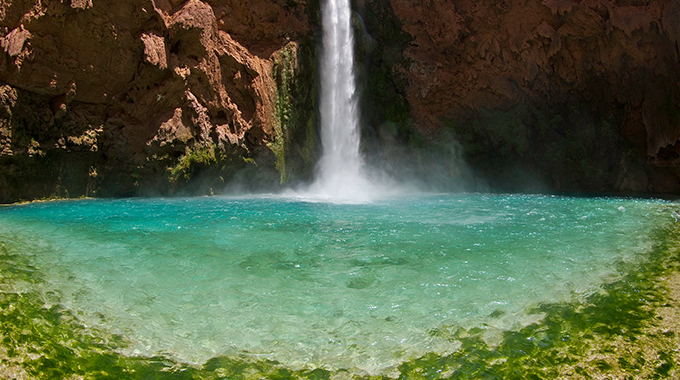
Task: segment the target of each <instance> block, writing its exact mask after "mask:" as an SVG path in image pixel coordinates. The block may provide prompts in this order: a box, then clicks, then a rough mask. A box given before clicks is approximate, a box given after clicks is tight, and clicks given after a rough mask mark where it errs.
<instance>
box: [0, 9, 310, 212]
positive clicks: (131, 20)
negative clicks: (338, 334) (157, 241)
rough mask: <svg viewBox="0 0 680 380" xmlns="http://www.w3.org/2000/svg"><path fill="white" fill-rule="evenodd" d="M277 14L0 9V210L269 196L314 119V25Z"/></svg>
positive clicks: (291, 12)
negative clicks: (242, 192) (251, 192)
mask: <svg viewBox="0 0 680 380" xmlns="http://www.w3.org/2000/svg"><path fill="white" fill-rule="evenodd" d="M280 3H281V2H277V1H275V0H259V1H250V2H243V1H200V0H189V1H181V0H115V1H114V0H62V1H49V2H45V1H39V0H13V1H1V2H0V35H1V36H2V38H0V47H1V48H2V50H4V51H3V52H0V81H2V82H3V83H2V86H1V87H0V105H1V107H0V165H1V166H0V202H11V201H15V200H18V199H33V198H40V197H46V196H52V195H56V196H81V195H99V196H107V195H115V196H119V195H135V194H144V193H159V194H165V193H168V192H182V191H185V190H188V189H193V191H196V192H200V193H204V192H209V191H210V188H212V187H220V186H224V184H223V182H225V181H228V180H229V179H230V178H232V177H234V176H240V177H243V178H244V179H250V180H252V181H260V182H264V183H265V184H270V183H273V184H277V183H278V181H279V174H278V173H277V170H276V168H275V167H278V168H279V169H280V171H281V173H283V174H284V175H286V174H289V173H287V172H286V171H285V166H284V164H285V159H286V156H287V155H290V154H289V153H288V152H287V151H286V149H287V148H290V147H293V146H294V144H293V143H291V141H292V140H293V138H294V136H295V133H298V132H296V131H295V130H293V129H291V128H290V125H289V124H290V123H289V119H290V115H289V114H290V108H292V107H293V105H295V106H298V108H300V109H313V107H314V105H313V101H314V100H313V95H309V94H308V93H310V91H309V90H308V88H309V87H313V79H312V80H310V78H313V75H311V76H310V75H309V74H307V73H306V72H307V71H310V70H311V71H313V66H312V67H305V66H304V65H310V64H313V59H312V58H313V56H314V52H313V49H311V48H310V47H309V46H312V45H311V44H310V41H312V39H311V37H310V36H312V35H313V33H312V32H313V31H314V26H313V22H311V21H310V18H309V15H310V14H312V16H313V13H310V12H309V9H308V7H307V4H306V2H305V1H304V0H303V1H288V2H286V3H285V4H283V5H282V4H280ZM305 80H306V81H307V82H304V81H305ZM311 93H312V94H313V91H311ZM284 97H285V99H284ZM305 102H306V103H308V104H304V103H305ZM285 107H288V108H289V109H284V108H285ZM283 111H286V112H287V113H286V112H283ZM284 114H285V116H286V117H285V118H284V117H282V116H283V115H284ZM297 117H298V119H299V118H303V117H307V118H310V119H311V118H313V113H312V112H307V113H303V114H302V115H297ZM296 121H299V120H296ZM298 124H299V125H303V126H305V127H306V126H308V125H310V124H311V121H309V122H306V123H298ZM303 135H306V134H304V133H303ZM297 141H300V139H297ZM303 143H304V141H303ZM299 150H300V149H297V151H299ZM308 160H311V158H308ZM255 167H257V168H258V170H251V169H253V168H255ZM303 169H304V168H303ZM256 175H257V176H260V177H259V178H252V177H254V176H256ZM201 177H202V178H201ZM188 185H191V186H188Z"/></svg>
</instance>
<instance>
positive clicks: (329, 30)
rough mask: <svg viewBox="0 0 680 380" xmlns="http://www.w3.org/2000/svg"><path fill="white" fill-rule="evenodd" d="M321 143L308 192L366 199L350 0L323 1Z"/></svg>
mask: <svg viewBox="0 0 680 380" xmlns="http://www.w3.org/2000/svg"><path fill="white" fill-rule="evenodd" d="M322 12H323V29H324V39H323V43H324V51H323V53H322V62H321V108H320V111H321V139H322V140H321V142H322V146H323V156H322V158H321V161H320V162H319V166H318V173H317V180H316V182H315V183H314V185H313V186H312V192H313V193H315V194H317V195H319V196H322V197H324V198H331V199H336V200H365V199H366V198H368V197H370V193H371V188H373V186H372V185H371V183H370V181H368V179H367V178H366V175H365V173H364V168H363V166H364V164H363V160H362V157H361V155H360V154H359V142H360V137H359V131H358V124H359V123H358V107H357V98H356V85H355V79H354V57H353V54H354V36H353V33H352V25H351V9H350V4H349V0H328V1H326V3H325V5H324V6H323V9H322Z"/></svg>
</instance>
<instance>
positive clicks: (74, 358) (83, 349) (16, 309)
mask: <svg viewBox="0 0 680 380" xmlns="http://www.w3.org/2000/svg"><path fill="white" fill-rule="evenodd" d="M670 209H671V208H669V210H670ZM679 231H680V227H679V226H678V223H677V221H673V220H672V219H670V218H669V220H668V222H667V223H664V224H663V226H659V227H658V229H657V230H655V239H654V242H655V246H654V248H652V249H650V251H649V252H648V253H647V254H646V255H648V257H649V260H648V263H647V264H646V265H643V266H641V268H631V267H630V266H628V267H626V268H622V270H623V269H625V272H622V273H625V274H624V276H623V278H622V279H618V280H615V281H614V282H612V283H607V284H603V285H602V289H601V291H599V292H597V293H596V294H592V295H583V296H582V297H575V299H574V300H572V301H569V302H563V303H552V304H542V305H537V306H536V307H535V308H534V309H533V310H530V312H534V313H536V314H538V313H545V314H546V315H547V316H546V318H545V319H544V320H541V321H540V322H538V323H535V324H532V325H530V326H526V327H524V328H522V329H521V330H519V331H506V332H505V333H504V334H503V339H502V341H501V342H500V344H499V345H498V346H494V347H489V346H488V345H487V343H486V342H485V341H484V339H483V338H484V337H483V334H482V333H480V332H478V331H464V330H462V329H456V328H455V326H451V328H450V329H448V330H450V331H451V334H450V335H449V336H448V338H449V339H450V341H451V344H452V345H453V344H456V345H460V347H461V348H460V349H459V350H458V351H455V352H452V353H451V354H447V355H439V354H434V353H428V354H425V355H423V356H422V357H418V358H414V359H411V360H407V361H405V362H402V363H401V364H400V365H399V366H398V367H395V368H394V370H393V371H391V372H389V374H385V377H381V376H369V375H366V374H362V373H360V372H351V370H342V369H341V370H328V369H325V368H306V369H292V368H290V367H287V366H286V365H283V364H280V363H274V362H271V361H268V360H266V359H260V360H257V359H253V358H246V357H245V356H244V355H241V354H235V355H232V356H228V357H227V356H224V357H214V358H212V359H209V360H208V361H207V362H206V363H203V364H202V365H201V364H199V365H196V364H188V363H181V362H176V361H173V360H172V359H170V358H168V357H164V356H160V355H159V356H154V357H130V356H124V355H122V354H120V351H121V348H122V347H125V345H126V342H125V339H124V338H122V337H116V336H111V335H110V334H107V333H106V332H105V331H101V330H99V329H96V328H95V329H91V328H88V327H87V326H84V324H83V323H82V322H81V321H79V320H78V318H77V317H76V316H75V312H74V311H70V310H67V309H64V308H62V307H61V306H60V305H59V300H58V298H57V299H56V300H52V301H50V307H49V308H48V307H46V306H45V305H46V303H45V302H46V301H45V299H46V298H45V297H46V294H43V293H39V292H36V291H34V292H23V293H22V292H20V291H14V292H12V291H11V289H10V288H8V287H7V286H5V285H7V284H8V283H11V282H12V281H15V282H21V281H29V282H35V281H38V282H39V281H40V278H39V276H40V274H39V269H36V268H32V267H31V265H30V262H29V261H28V260H25V261H21V258H20V257H19V258H16V257H10V256H12V255H11V252H10V251H8V250H7V249H6V247H5V244H4V243H3V242H2V241H0V273H2V274H3V276H1V277H0V321H2V322H3V323H2V324H0V325H2V327H1V329H2V330H0V336H5V337H8V338H6V339H9V341H10V342H11V341H12V340H13V341H14V342H16V344H11V345H10V344H7V343H8V340H6V339H5V340H3V341H2V344H0V375H5V376H6V377H7V378H15V379H24V378H26V379H28V378H45V379H47V378H68V377H69V376H70V377H71V378H92V377H96V376H95V375H93V374H95V373H99V372H101V371H104V372H106V373H109V374H114V373H116V371H120V372H118V373H119V375H116V376H118V377H116V376H114V375H111V376H112V377H109V378H143V377H134V376H132V375H130V374H131V373H137V374H141V373H155V374H158V376H161V375H162V374H163V373H167V374H168V376H167V378H168V379H175V378H187V379H189V378H192V379H194V378H197V379H223V378H230V379H231V378H243V379H246V378H251V377H253V378H257V377H265V378H269V377H277V376H278V377H283V378H319V377H320V378H331V379H334V378H342V376H345V377H346V378H354V379H359V378H361V379H376V380H377V379H383V380H384V379H386V378H388V377H398V378H399V377H400V378H404V379H406V378H408V379H426V378H427V379H435V378H446V375H450V376H453V377H455V378H466V376H467V378H475V377H484V376H492V377H493V376H496V377H497V378H503V377H509V376H510V377H511V376H512V375H513V374H517V373H523V374H524V375H525V377H530V376H533V377H537V378H545V379H549V378H550V379H553V378H569V379H572V378H605V377H607V378H612V377H613V378H624V377H625V376H635V377H636V378H654V377H661V378H674V377H676V376H677V375H679V372H678V369H677V366H678V364H680V255H679V253H680V237H679V236H678V232H679ZM14 256H17V255H14ZM19 256H20V255H19ZM36 275H37V276H38V277H37V278H36ZM8 290H9V292H8ZM443 330H444V329H443ZM102 342H104V343H102ZM57 354H59V355H57ZM55 355H57V356H55ZM61 355H66V356H61ZM638 358H642V360H644V361H640V360H639V359H638ZM55 360H58V361H60V363H57V364H54V363H53V362H54V361H55ZM61 362H63V363H61ZM159 363H161V364H159ZM50 366H56V367H54V368H52V367H50ZM81 368H82V370H81ZM431 368H436V369H437V370H436V371H434V372H428V371H430V370H429V369H431ZM55 371H56V372H55ZM79 371H81V372H79ZM129 371H132V372H129ZM149 371H151V372H149ZM437 371H439V372H437ZM179 373H185V374H187V377H178V376H179V375H178V374H179ZM125 374H127V375H130V376H127V375H125ZM189 375H191V376H189ZM284 375H285V376H284ZM162 376H165V375H162ZM160 378H166V377H160Z"/></svg>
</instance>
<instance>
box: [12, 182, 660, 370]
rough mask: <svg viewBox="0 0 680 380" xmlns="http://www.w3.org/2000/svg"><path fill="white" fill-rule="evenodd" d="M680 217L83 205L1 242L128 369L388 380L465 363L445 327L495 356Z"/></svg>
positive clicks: (517, 198) (409, 203)
mask: <svg viewBox="0 0 680 380" xmlns="http://www.w3.org/2000/svg"><path fill="white" fill-rule="evenodd" d="M670 220H672V216H671V213H670V211H669V207H668V204H667V203H665V202H662V201H655V200H639V199H620V198H595V199H584V198H569V197H555V196H530V195H480V194H461V195H429V196H418V197H411V198H408V199H403V198H402V199H392V200H384V201H376V202H371V203H366V204H332V203H319V202H306V201H303V200H299V199H294V198H285V197H276V196H262V197H247V198H226V197H225V198H222V197H210V198H189V199H126V200H80V201H60V202H49V203H34V204H29V205H20V206H10V207H4V208H2V209H0V241H3V242H5V244H6V245H7V246H8V247H10V249H11V250H12V251H13V252H18V253H20V254H21V255H22V256H24V257H25V258H27V259H29V260H30V261H31V263H32V264H33V265H34V266H35V267H36V268H38V270H39V271H40V274H41V276H44V277H43V279H44V280H43V281H42V282H38V283H35V284H29V283H23V282H22V283H17V284H14V285H13V286H14V287H15V289H14V290H15V291H21V289H22V288H30V287H38V288H42V289H43V290H44V291H45V292H47V291H48V290H53V291H56V292H57V293H58V294H59V299H58V302H60V303H61V304H63V305H64V306H66V307H67V308H69V309H71V310H72V311H73V312H74V314H75V315H77V316H78V318H80V319H81V320H82V321H84V322H85V323H86V324H87V325H90V326H94V327H96V328H100V329H105V330H107V331H110V332H112V333H116V334H122V335H124V336H126V337H128V338H129V339H130V341H131V342H132V344H131V345H130V347H129V348H128V349H126V350H125V352H124V353H125V354H127V355H148V356H150V355H158V354H162V355H166V356H168V357H171V358H173V359H175V360H178V361H183V362H192V363H197V364H201V363H204V362H205V361H206V360H208V359H210V358H211V357H215V356H220V355H253V356H256V357H262V358H267V359H272V360H276V361H279V362H281V363H283V364H285V365H286V366H290V367H291V368H302V367H307V366H309V367H321V368H327V369H337V368H354V369H357V370H359V371H362V372H366V373H370V374H377V373H381V372H385V371H389V369H390V368H394V367H395V366H397V365H398V364H399V363H401V362H403V361H405V360H409V359H412V358H415V357H418V356H421V355H423V354H425V353H427V352H435V353H438V354H447V353H450V352H454V351H456V350H457V349H458V348H459V345H458V344H457V343H456V342H452V341H451V339H444V338H442V337H441V336H440V335H439V334H434V333H433V331H437V329H439V328H442V327H446V328H449V329H451V328H457V327H462V328H465V329H472V328H481V329H484V330H485V333H484V334H485V335H484V336H485V339H486V340H487V342H488V343H489V344H491V345H493V343H494V341H495V340H497V339H499V337H500V334H501V333H502V332H503V331H506V330H516V329H519V328H521V327H523V326H525V325H527V324H529V323H532V322H535V321H537V320H540V318H541V315H536V314H527V313H526V311H527V310H528V308H531V307H535V306H536V305H539V304H542V303H551V302H561V301H569V300H570V299H573V298H574V297H582V296H585V295H588V294H591V293H593V292H597V291H598V289H599V288H600V286H601V285H602V284H604V283H608V282H612V281H614V280H616V279H617V278H618V277H619V276H621V273H620V271H618V270H617V267H618V266H619V264H620V263H633V264H640V265H642V264H644V263H645V259H646V255H647V253H648V252H649V251H650V249H651V246H652V245H653V244H654V241H652V239H651V237H650V236H652V231H653V230H654V229H655V228H658V227H659V226H660V225H662V224H664V223H668V222H669V221H670ZM51 299H53V298H50V297H45V302H46V303H47V304H49V302H57V301H50V300H51ZM46 306H49V305H46Z"/></svg>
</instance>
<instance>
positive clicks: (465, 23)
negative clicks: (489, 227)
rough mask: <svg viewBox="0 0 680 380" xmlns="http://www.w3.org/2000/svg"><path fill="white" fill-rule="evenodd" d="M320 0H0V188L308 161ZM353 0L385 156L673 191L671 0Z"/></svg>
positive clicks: (399, 169) (489, 184)
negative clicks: (464, 163) (318, 0)
mask: <svg viewBox="0 0 680 380" xmlns="http://www.w3.org/2000/svg"><path fill="white" fill-rule="evenodd" d="M319 6H320V5H319V3H318V2H317V1H316V0H252V1H243V0H202V1H201V0H120V1H114V0H54V1H44V0H13V1H10V0H0V49H1V50H2V51H0V202H13V201H17V200H22V199H24V200H29V199H36V198H43V197H51V196H59V197H78V196H84V195H86V196H127V195H166V194H210V193H212V192H220V191H222V190H224V189H225V187H228V186H230V184H239V185H240V186H244V190H248V189H250V188H262V187H268V188H275V187H277V186H279V185H280V184H281V183H289V182H290V181H305V180H309V179H310V178H311V177H312V176H313V170H314V165H315V162H316V157H317V155H318V154H317V153H318V149H319V147H318V139H317V133H318V132H317V129H318V122H317V117H316V98H317V95H316V93H315V91H316V85H315V83H316V81H317V78H316V75H317V73H316V66H317V63H316V62H317V55H318V51H319V49H318V48H319V46H318V43H319V42H318V41H319V38H320V26H319V22H318V20H319ZM353 7H354V8H355V10H356V12H355V16H356V17H354V24H355V25H354V26H355V31H356V42H357V44H356V49H355V50H356V51H355V53H356V54H357V61H358V62H359V67H358V73H359V75H358V82H359V87H360V89H361V99H362V100H361V102H362V110H363V111H362V122H363V125H364V128H363V132H362V133H363V137H364V143H363V151H364V153H365V154H366V156H367V158H368V160H369V161H371V162H376V163H378V164H380V165H381V166H383V167H385V168H386V170H387V171H388V172H390V173H391V174H392V175H394V176H396V177H400V176H401V177H403V178H408V177H418V179H419V180H422V181H423V182H427V181H430V182H431V181H433V178H435V177H436V178H438V179H441V180H442V181H441V185H442V186H441V188H445V189H447V188H448V187H447V186H446V183H449V182H451V183H455V182H456V180H457V179H458V180H459V182H460V181H462V182H466V183H470V182H474V183H476V184H479V183H482V184H485V186H481V187H476V188H484V189H495V190H507V191H550V192H555V191H556V192H582V193H618V194H622V193H631V194H661V193H674V194H677V193H679V192H680V144H678V140H679V139H680V75H679V73H680V58H679V57H680V52H679V49H678V41H679V40H680V1H679V0H611V1H609V0H580V1H577V0H574V1H570V0H500V1H497V0H494V1H491V0H455V1H451V0H425V1H410V0H354V1H353ZM462 161H465V162H466V163H467V165H468V166H469V167H470V168H471V170H470V171H465V170H462V168H463V167H465V165H461V162H462ZM471 173H474V174H471ZM449 180H450V181H449Z"/></svg>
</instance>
